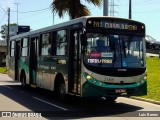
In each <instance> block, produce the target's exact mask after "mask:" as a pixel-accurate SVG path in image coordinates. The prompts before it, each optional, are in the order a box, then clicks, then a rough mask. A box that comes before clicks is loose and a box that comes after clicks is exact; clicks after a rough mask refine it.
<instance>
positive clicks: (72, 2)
mask: <svg viewBox="0 0 160 120" xmlns="http://www.w3.org/2000/svg"><path fill="white" fill-rule="evenodd" d="M85 1H86V2H88V3H92V4H94V5H95V6H98V7H100V5H101V3H102V0H85ZM51 8H52V11H53V12H56V13H58V15H59V17H60V18H62V17H63V16H64V14H65V13H68V14H69V16H70V18H71V19H74V18H78V17H81V16H88V15H90V11H89V9H88V8H87V6H85V5H84V4H82V2H81V0H53V2H52V4H51Z"/></svg>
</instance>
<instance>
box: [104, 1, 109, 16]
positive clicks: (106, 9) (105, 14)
mask: <svg viewBox="0 0 160 120" xmlns="http://www.w3.org/2000/svg"><path fill="white" fill-rule="evenodd" d="M103 16H108V0H103Z"/></svg>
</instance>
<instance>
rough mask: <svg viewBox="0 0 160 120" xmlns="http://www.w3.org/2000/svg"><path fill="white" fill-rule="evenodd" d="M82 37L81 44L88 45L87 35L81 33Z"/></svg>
mask: <svg viewBox="0 0 160 120" xmlns="http://www.w3.org/2000/svg"><path fill="white" fill-rule="evenodd" d="M80 38H81V45H82V46H86V45H87V37H86V35H85V34H81V36H80Z"/></svg>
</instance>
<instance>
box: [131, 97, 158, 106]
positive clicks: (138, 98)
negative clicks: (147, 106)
mask: <svg viewBox="0 0 160 120" xmlns="http://www.w3.org/2000/svg"><path fill="white" fill-rule="evenodd" d="M129 98H131V99H135V100H141V101H145V102H149V103H153V104H157V105H160V101H155V100H151V99H146V98H140V97H129Z"/></svg>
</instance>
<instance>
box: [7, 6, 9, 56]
mask: <svg viewBox="0 0 160 120" xmlns="http://www.w3.org/2000/svg"><path fill="white" fill-rule="evenodd" d="M7 12H8V27H7V31H8V33H7V55H8V54H9V28H10V27H9V26H10V8H8V10H7Z"/></svg>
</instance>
